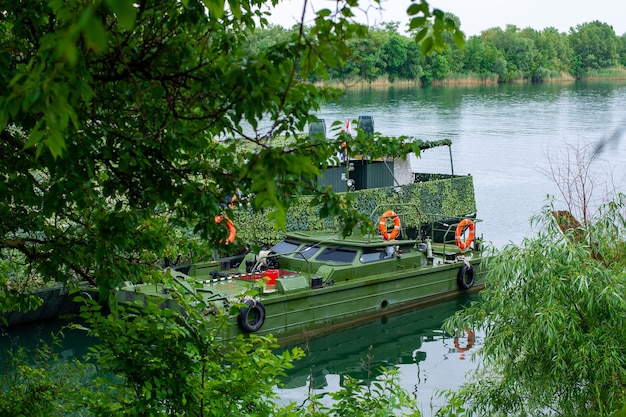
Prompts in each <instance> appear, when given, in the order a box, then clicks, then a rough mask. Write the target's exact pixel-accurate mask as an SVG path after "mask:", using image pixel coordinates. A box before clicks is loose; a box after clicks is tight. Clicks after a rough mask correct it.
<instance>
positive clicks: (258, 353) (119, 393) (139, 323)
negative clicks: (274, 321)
mask: <svg viewBox="0 0 626 417" xmlns="http://www.w3.org/2000/svg"><path fill="white" fill-rule="evenodd" d="M173 295H174V296H175V298H176V299H177V302H178V303H179V304H180V305H186V306H188V307H187V309H186V310H185V314H184V315H181V314H180V312H179V311H175V310H171V309H168V308H162V306H159V305H156V304H154V303H152V302H147V304H146V305H131V306H120V307H119V308H118V309H117V311H116V312H115V314H114V315H110V316H106V317H105V316H102V315H100V314H98V311H97V310H98V309H97V306H93V307H92V308H94V307H96V311H95V312H94V311H92V310H90V309H85V311H84V313H83V316H84V317H85V318H86V319H87V320H88V323H89V324H90V329H91V330H90V333H92V334H93V335H95V336H97V337H98V339H99V340H100V341H101V343H102V344H101V345H99V346H96V347H93V348H92V349H91V350H92V352H93V356H94V358H96V359H97V363H98V364H99V369H100V374H101V376H100V378H99V380H98V381H97V384H96V385H95V386H97V385H98V384H99V386H100V387H101V388H99V389H97V390H95V392H94V389H93V387H94V386H90V387H85V388H84V389H83V390H84V392H83V397H84V398H85V400H84V401H85V402H86V406H87V407H88V408H89V409H90V410H92V411H94V412H95V414H96V415H120V414H124V415H136V416H140V415H204V416H224V415H271V414H272V413H274V412H276V413H278V414H280V411H279V406H278V405H277V404H276V398H275V394H274V393H273V391H272V387H274V386H275V385H277V384H279V382H280V381H279V377H280V376H281V375H283V373H284V370H285V369H287V368H289V367H290V366H291V362H292V361H294V360H297V359H299V358H300V357H302V354H303V353H302V351H301V350H300V349H293V350H291V351H285V352H283V353H282V354H280V355H276V354H274V353H273V351H272V349H274V348H276V347H277V345H276V344H275V339H273V338H271V337H260V336H257V335H254V334H252V335H250V336H248V337H245V338H244V337H243V336H240V337H238V338H237V339H235V340H229V341H224V340H220V338H219V333H220V329H221V328H222V327H223V326H224V325H225V320H226V318H227V317H226V316H221V315H219V314H218V315H213V314H215V313H214V312H211V313H209V311H210V310H211V309H210V306H204V305H202V303H201V299H193V298H190V299H182V298H181V297H180V296H178V295H177V294H173Z"/></svg>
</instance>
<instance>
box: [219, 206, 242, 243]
mask: <svg viewBox="0 0 626 417" xmlns="http://www.w3.org/2000/svg"><path fill="white" fill-rule="evenodd" d="M224 219H226V227H228V237H227V238H226V244H227V245H228V244H229V243H233V242H234V241H235V236H237V230H236V229H235V225H234V224H233V222H232V221H231V220H230V219H229V218H228V217H226V216H225V215H223V214H222V215H219V216H215V223H217V224H221V223H222V220H224ZM220 243H222V241H221V240H220Z"/></svg>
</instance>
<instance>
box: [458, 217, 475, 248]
mask: <svg viewBox="0 0 626 417" xmlns="http://www.w3.org/2000/svg"><path fill="white" fill-rule="evenodd" d="M466 228H467V229H468V230H469V234H468V235H467V239H465V240H462V239H463V232H464V231H465V229H466ZM473 240H474V222H473V221H471V220H470V219H463V220H461V221H460V222H459V225H458V226H457V227H456V233H454V241H455V243H456V245H457V246H458V247H459V249H467V248H469V247H470V245H471V244H472V241H473Z"/></svg>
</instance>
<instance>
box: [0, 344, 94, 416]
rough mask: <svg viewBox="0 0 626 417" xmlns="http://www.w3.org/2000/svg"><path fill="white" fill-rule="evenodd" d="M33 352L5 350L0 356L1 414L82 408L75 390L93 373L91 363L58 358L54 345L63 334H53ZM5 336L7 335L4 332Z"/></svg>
mask: <svg viewBox="0 0 626 417" xmlns="http://www.w3.org/2000/svg"><path fill="white" fill-rule="evenodd" d="M52 336H53V337H52V342H51V343H50V344H45V343H41V344H40V346H38V347H37V348H36V350H35V351H34V352H30V351H27V350H26V349H25V348H23V347H21V348H16V349H15V350H9V351H7V355H6V356H5V357H2V358H0V368H1V369H2V372H1V373H0V416H12V417H30V416H59V417H60V416H78V415H82V413H83V412H85V409H84V408H83V407H82V404H81V398H80V395H77V392H78V391H79V390H80V388H81V387H82V386H84V385H85V384H88V383H89V382H90V381H91V380H92V379H93V378H94V375H95V369H94V367H93V365H91V364H88V363H81V362H79V361H77V360H72V361H68V360H66V359H61V358H60V357H59V356H58V355H57V354H56V353H54V352H55V348H57V347H60V346H61V343H62V339H61V337H62V334H55V335H52ZM4 338H6V336H4Z"/></svg>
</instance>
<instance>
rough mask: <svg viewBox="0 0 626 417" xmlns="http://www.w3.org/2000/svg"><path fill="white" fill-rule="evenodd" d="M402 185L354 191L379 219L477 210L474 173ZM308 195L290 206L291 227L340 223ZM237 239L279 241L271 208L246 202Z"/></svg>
mask: <svg viewBox="0 0 626 417" xmlns="http://www.w3.org/2000/svg"><path fill="white" fill-rule="evenodd" d="M421 179H422V180H423V181H421V182H416V183H414V184H407V185H402V186H399V187H386V188H374V189H367V190H359V191H356V192H352V193H351V195H352V197H353V199H354V204H356V208H357V209H358V211H359V212H361V213H364V214H367V215H368V216H370V218H371V219H372V221H373V222H376V223H377V222H378V219H379V218H380V216H381V215H382V214H383V213H384V212H385V211H387V210H394V211H396V212H397V213H398V214H399V215H400V218H401V220H402V224H403V226H404V227H405V228H406V227H416V228H419V225H420V224H421V223H426V222H431V221H435V220H441V219H449V218H458V217H463V216H467V215H473V214H476V200H475V197H474V182H473V178H472V177H471V176H455V177H451V176H438V177H432V176H431V177H428V178H425V177H424V178H421ZM310 202H311V198H307V197H304V198H302V199H300V201H299V202H298V203H297V204H294V205H293V206H292V207H290V208H289V212H288V214H287V230H288V231H293V230H322V229H330V228H335V227H338V226H339V220H338V219H328V218H327V219H321V218H320V217H319V215H318V211H319V210H318V208H317V207H314V206H311V205H310ZM234 223H235V227H236V228H237V239H238V240H240V241H242V242H247V244H264V243H270V244H271V243H275V242H277V241H278V240H279V239H280V234H279V232H278V231H277V230H276V228H275V227H274V223H273V222H272V221H270V220H268V218H267V212H262V213H253V212H252V210H251V209H249V208H246V207H245V206H242V207H241V208H240V210H238V211H237V215H236V217H235V219H234Z"/></svg>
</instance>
